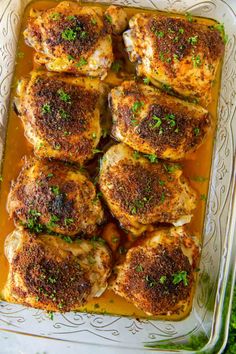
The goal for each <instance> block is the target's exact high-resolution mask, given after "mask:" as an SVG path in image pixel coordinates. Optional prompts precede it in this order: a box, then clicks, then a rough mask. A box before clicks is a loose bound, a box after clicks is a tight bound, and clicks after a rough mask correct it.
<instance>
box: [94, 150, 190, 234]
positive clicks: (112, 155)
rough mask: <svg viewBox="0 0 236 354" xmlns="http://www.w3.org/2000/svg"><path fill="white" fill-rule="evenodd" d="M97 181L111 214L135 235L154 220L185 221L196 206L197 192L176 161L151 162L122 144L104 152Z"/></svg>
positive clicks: (145, 228) (186, 221)
mask: <svg viewBox="0 0 236 354" xmlns="http://www.w3.org/2000/svg"><path fill="white" fill-rule="evenodd" d="M99 184H100V189H101V191H102V193H103V197H104V199H105V201H106V203H107V205H108V207H109V208H110V210H111V212H112V214H113V215H114V216H115V217H116V218H117V219H118V220H119V222H120V223H121V225H122V226H123V227H124V228H125V229H126V230H129V231H131V232H132V233H133V234H136V235H138V234H141V233H142V232H144V231H146V230H147V229H150V224H153V223H157V222H165V223H171V224H174V225H175V226H180V225H183V224H185V223H188V222H190V220H191V216H192V212H193V210H194V209H195V207H196V199H197V198H196V192H195V191H194V190H193V189H192V188H191V187H190V186H189V184H188V182H187V180H186V179H185V177H184V176H183V175H182V170H181V169H180V167H179V166H178V165H176V164H173V163H172V164H171V163H165V162H161V161H160V162H158V163H151V162H150V161H149V160H148V159H146V158H145V157H141V156H137V154H136V153H135V151H134V150H132V149H131V148H129V147H128V146H127V145H125V144H118V145H114V146H112V147H111V148H110V149H109V150H108V151H107V153H106V154H105V155H104V157H103V160H102V163H101V168H100V178H99Z"/></svg>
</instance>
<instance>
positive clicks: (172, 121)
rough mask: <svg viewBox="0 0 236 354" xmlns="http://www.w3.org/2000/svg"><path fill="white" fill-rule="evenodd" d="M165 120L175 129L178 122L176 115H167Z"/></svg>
mask: <svg viewBox="0 0 236 354" xmlns="http://www.w3.org/2000/svg"><path fill="white" fill-rule="evenodd" d="M165 119H166V120H167V121H168V122H169V124H170V126H171V127H174V126H175V125H176V121H175V115H174V114H172V113H171V114H167V115H166V116H165Z"/></svg>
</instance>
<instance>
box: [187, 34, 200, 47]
mask: <svg viewBox="0 0 236 354" xmlns="http://www.w3.org/2000/svg"><path fill="white" fill-rule="evenodd" d="M188 42H189V43H190V44H192V45H195V44H197V42H198V36H194V37H189V39H188Z"/></svg>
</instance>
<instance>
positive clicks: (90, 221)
mask: <svg viewBox="0 0 236 354" xmlns="http://www.w3.org/2000/svg"><path fill="white" fill-rule="evenodd" d="M7 208H8V212H9V214H10V217H13V218H14V221H15V223H16V224H17V225H19V226H23V227H26V228H29V229H31V230H32V231H35V232H42V231H43V230H44V229H45V228H47V229H49V230H50V231H53V232H58V233H61V234H65V235H70V236H73V235H75V234H78V233H81V232H83V233H87V234H93V233H94V232H96V230H97V225H98V224H101V223H102V222H103V219H104V215H103V210H102V206H101V203H100V201H99V199H98V198H97V197H96V190H95V187H94V185H93V184H92V182H90V180H89V179H88V178H87V177H86V176H85V175H84V174H82V173H81V172H79V170H78V169H76V168H74V167H72V166H69V165H66V164H64V163H62V162H56V161H45V160H41V161H40V160H37V159H36V158H30V159H29V160H28V161H27V162H26V164H25V166H24V167H23V169H22V171H21V172H20V174H19V176H18V178H17V180H16V182H15V183H14V184H13V186H12V188H11V191H10V194H9V196H8V203H7Z"/></svg>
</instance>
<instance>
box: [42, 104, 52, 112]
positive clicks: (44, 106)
mask: <svg viewBox="0 0 236 354" xmlns="http://www.w3.org/2000/svg"><path fill="white" fill-rule="evenodd" d="M51 112H52V110H51V106H50V104H48V103H45V104H44V105H43V106H42V113H43V114H47V113H51Z"/></svg>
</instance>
